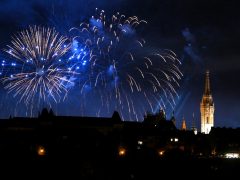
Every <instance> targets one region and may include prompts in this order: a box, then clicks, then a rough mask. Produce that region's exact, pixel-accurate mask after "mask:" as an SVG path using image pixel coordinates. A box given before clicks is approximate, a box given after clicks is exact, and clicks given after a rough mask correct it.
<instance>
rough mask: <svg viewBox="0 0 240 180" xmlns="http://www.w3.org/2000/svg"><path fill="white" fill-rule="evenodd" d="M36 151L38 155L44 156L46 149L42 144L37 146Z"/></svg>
mask: <svg viewBox="0 0 240 180" xmlns="http://www.w3.org/2000/svg"><path fill="white" fill-rule="evenodd" d="M37 153H38V155H39V156H45V155H46V150H45V148H44V147H43V146H39V147H38V148H37Z"/></svg>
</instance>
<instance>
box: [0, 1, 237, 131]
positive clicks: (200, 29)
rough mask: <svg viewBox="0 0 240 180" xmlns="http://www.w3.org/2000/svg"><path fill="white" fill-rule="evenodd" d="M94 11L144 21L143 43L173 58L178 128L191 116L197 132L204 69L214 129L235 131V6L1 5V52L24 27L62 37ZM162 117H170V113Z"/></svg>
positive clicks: (147, 3)
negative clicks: (51, 29)
mask: <svg viewBox="0 0 240 180" xmlns="http://www.w3.org/2000/svg"><path fill="white" fill-rule="evenodd" d="M96 7H98V8H100V9H101V8H102V9H105V11H106V12H107V13H108V12H109V13H114V12H117V11H119V12H121V13H123V14H126V15H128V16H133V15H137V16H138V17H140V18H142V19H145V20H147V21H148V24H147V27H146V29H145V30H144V38H145V39H146V40H147V42H148V43H149V44H150V45H151V47H153V48H168V49H172V50H173V51H174V52H176V53H177V55H178V57H179V59H180V60H181V61H182V66H181V70H182V72H183V74H184V78H183V79H182V81H181V83H180V84H181V88H180V89H178V93H179V97H180V98H179V99H177V100H176V102H177V104H176V107H175V115H176V118H177V125H178V126H180V123H181V119H182V117H183V116H184V117H185V119H186V121H187V125H188V127H189V126H190V125H191V119H192V118H191V117H192V113H193V112H194V113H195V118H196V122H197V124H198V127H199V124H200V123H199V122H200V113H199V104H200V100H201V97H202V93H203V88H204V73H205V70H206V69H209V70H210V82H211V89H212V94H213V99H214V103H215V125H216V126H220V127H223V126H226V127H239V126H240V106H239V101H240V94H239V92H240V80H239V75H238V73H239V72H240V62H239V60H240V45H239V40H240V15H239V12H238V11H239V9H238V2H237V0H236V1H233V0H228V1H226V0H181V1H179V0H131V1H129V0H115V1H114V0H113V1H107V0H96V1H93V0H88V1H86V0H84V1H83V0H46V1H45V0H41V1H38V0H0V47H1V49H2V48H3V47H4V46H5V45H6V43H8V42H9V40H10V36H11V35H12V34H14V33H16V31H18V30H19V29H22V28H25V27H27V26H28V25H33V24H40V25H49V26H55V27H56V28H57V30H59V31H61V32H62V33H64V32H66V31H67V30H68V29H69V27H71V26H75V25H77V24H79V22H80V21H81V20H83V19H85V18H87V17H89V16H90V15H91V14H93V12H94V10H95V8H96ZM1 91H3V90H1ZM1 99H3V98H1ZM10 104H11V103H10ZM2 107H3V105H2ZM6 114H7V112H1V114H0V115H1V117H5V116H7V115H6ZM167 115H168V117H169V116H170V110H169V112H168V114H167Z"/></svg>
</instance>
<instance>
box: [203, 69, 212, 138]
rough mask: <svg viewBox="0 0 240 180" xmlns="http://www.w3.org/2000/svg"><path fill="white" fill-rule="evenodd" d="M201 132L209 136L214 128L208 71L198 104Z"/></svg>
mask: <svg viewBox="0 0 240 180" xmlns="http://www.w3.org/2000/svg"><path fill="white" fill-rule="evenodd" d="M200 113H201V132H202V133H205V134H209V132H210V130H211V128H212V127H213V126H214V103H213V98H212V94H211V91H210V80H209V71H206V79H205V91H204V94H203V97H202V101H201V103H200Z"/></svg>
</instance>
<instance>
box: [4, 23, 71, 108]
mask: <svg viewBox="0 0 240 180" xmlns="http://www.w3.org/2000/svg"><path fill="white" fill-rule="evenodd" d="M7 47H8V49H5V50H4V51H5V52H7V53H8V54H9V55H10V58H8V60H6V61H4V62H2V66H4V67H5V68H6V69H8V73H6V74H3V76H4V77H3V78H2V79H1V81H2V82H3V83H4V84H5V89H7V90H8V92H9V93H13V95H14V97H16V96H19V97H20V98H19V101H20V102H24V103H25V104H26V105H33V104H34V103H36V102H34V101H35V100H36V99H38V100H43V101H44V102H48V103H50V99H52V100H54V101H55V102H58V101H59V100H60V99H61V94H62V93H65V95H66V94H67V92H68V88H67V85H69V84H71V83H72V82H71V80H70V79H69V77H70V75H71V74H72V73H74V72H72V71H71V70H69V69H67V68H66V67H65V64H64V62H60V61H61V59H60V58H61V57H63V55H64V54H66V52H67V51H68V50H69V49H70V48H71V43H70V41H68V38H66V37H64V36H60V35H59V34H58V33H57V32H56V31H55V30H54V29H51V28H44V27H37V26H33V27H31V26H30V27H29V29H27V30H23V31H21V32H19V33H18V34H16V35H15V36H13V37H12V41H11V45H8V46H7ZM11 61H12V63H11ZM9 65H10V67H9ZM10 73H11V74H10Z"/></svg>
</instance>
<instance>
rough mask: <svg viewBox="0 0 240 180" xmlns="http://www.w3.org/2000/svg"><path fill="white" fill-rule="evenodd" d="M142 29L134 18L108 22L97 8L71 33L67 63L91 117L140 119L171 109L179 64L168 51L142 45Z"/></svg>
mask: <svg viewBox="0 0 240 180" xmlns="http://www.w3.org/2000/svg"><path fill="white" fill-rule="evenodd" d="M145 24H147V22H146V21H145V20H140V19H139V18H138V17H136V16H133V17H125V15H122V14H120V13H116V14H114V15H112V16H111V17H110V18H109V17H107V16H106V15H105V12H104V11H103V10H102V11H99V10H98V9H96V15H95V16H92V18H90V20H89V22H83V23H81V24H80V27H77V28H76V27H73V28H71V29H70V33H71V36H72V39H73V46H72V55H71V56H70V57H69V63H70V64H72V66H71V67H72V68H73V70H74V71H76V72H78V74H79V76H77V77H78V84H79V87H80V88H79V89H80V92H81V94H82V96H81V97H84V98H85V99H86V100H87V101H89V99H91V98H93V99H94V102H95V103H94V105H93V104H92V103H91V104H88V103H87V102H85V105H86V106H88V107H89V108H86V109H88V110H89V109H91V110H93V111H95V113H96V115H103V114H104V115H105V113H106V112H109V113H112V111H113V110H118V111H119V112H120V114H121V116H122V118H123V119H128V120H140V119H142V117H143V114H144V113H146V112H147V111H152V112H154V111H155V109H156V108H160V107H162V108H166V102H168V103H167V104H170V105H171V106H172V107H174V103H175V102H174V98H175V97H176V95H177V93H176V90H175V87H176V86H179V84H178V82H179V80H180V79H181V76H182V73H181V72H180V70H179V68H178V66H179V65H180V61H179V60H178V59H177V57H176V54H175V53H174V52H172V51H170V50H162V51H156V52H153V50H150V48H149V47H147V46H145V44H146V42H145V40H144V39H142V38H140V37H138V30H139V29H141V27H143V26H144V25H145ZM89 91H90V92H89ZM81 102H84V101H83V100H81ZM90 106H91V107H90ZM101 113H102V114H101ZM83 114H84V113H83Z"/></svg>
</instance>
